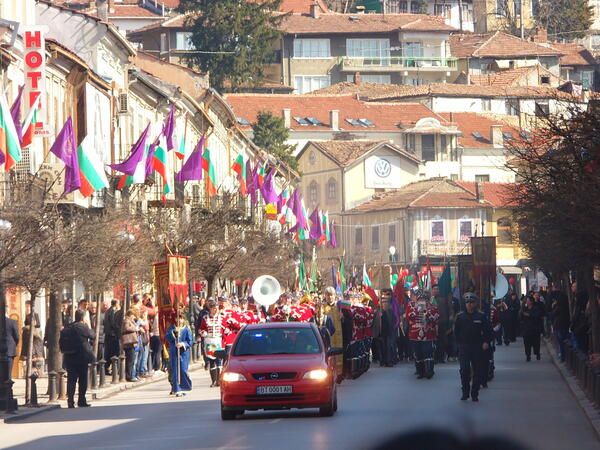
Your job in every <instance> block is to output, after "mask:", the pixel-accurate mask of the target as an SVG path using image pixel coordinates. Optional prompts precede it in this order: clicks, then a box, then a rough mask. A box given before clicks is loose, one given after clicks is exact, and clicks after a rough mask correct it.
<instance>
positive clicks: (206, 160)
mask: <svg viewBox="0 0 600 450" xmlns="http://www.w3.org/2000/svg"><path fill="white" fill-rule="evenodd" d="M202 168H203V169H204V171H205V172H206V174H207V175H208V177H207V178H206V194H207V195H208V196H209V197H212V196H213V195H216V193H217V184H216V182H217V179H216V176H215V166H214V164H213V163H212V161H211V159H210V150H209V149H208V148H206V149H204V153H203V155H202Z"/></svg>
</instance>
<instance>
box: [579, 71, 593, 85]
mask: <svg viewBox="0 0 600 450" xmlns="http://www.w3.org/2000/svg"><path fill="white" fill-rule="evenodd" d="M581 85H582V86H583V88H584V89H592V88H593V87H594V71H593V70H585V71H583V72H581Z"/></svg>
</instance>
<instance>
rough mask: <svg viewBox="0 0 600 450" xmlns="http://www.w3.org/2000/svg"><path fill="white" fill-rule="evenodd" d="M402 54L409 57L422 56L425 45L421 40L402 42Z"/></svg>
mask: <svg viewBox="0 0 600 450" xmlns="http://www.w3.org/2000/svg"><path fill="white" fill-rule="evenodd" d="M402 56H405V57H407V58H410V57H416V58H418V57H421V56H423V46H422V45H421V43H420V42H404V43H403V44H402Z"/></svg>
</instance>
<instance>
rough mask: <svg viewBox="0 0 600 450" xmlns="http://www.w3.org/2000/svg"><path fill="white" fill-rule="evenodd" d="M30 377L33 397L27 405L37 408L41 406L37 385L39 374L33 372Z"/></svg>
mask: <svg viewBox="0 0 600 450" xmlns="http://www.w3.org/2000/svg"><path fill="white" fill-rule="evenodd" d="M29 379H30V380H31V397H30V398H29V403H28V404H27V406H31V407H34V408H37V407H38V406H40V405H39V404H38V397H37V385H36V382H37V379H38V375H37V374H35V373H33V374H31V376H30V377H29Z"/></svg>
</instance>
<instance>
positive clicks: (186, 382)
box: [166, 316, 193, 397]
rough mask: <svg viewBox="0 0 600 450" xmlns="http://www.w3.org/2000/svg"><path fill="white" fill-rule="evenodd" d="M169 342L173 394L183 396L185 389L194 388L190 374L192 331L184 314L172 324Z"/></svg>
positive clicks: (168, 330) (168, 331)
mask: <svg viewBox="0 0 600 450" xmlns="http://www.w3.org/2000/svg"><path fill="white" fill-rule="evenodd" d="M166 341H167V343H168V344H169V375H170V381H171V395H173V394H174V395H175V396H176V397H182V396H184V395H185V393H184V392H183V391H191V390H192V380H191V379H190V377H189V375H188V365H189V361H190V348H191V347H192V342H193V338H192V331H191V330H190V328H189V327H188V326H187V324H186V322H185V317H184V316H179V318H178V321H177V326H175V324H172V325H171V326H170V327H169V328H168V329H167V332H166Z"/></svg>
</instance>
